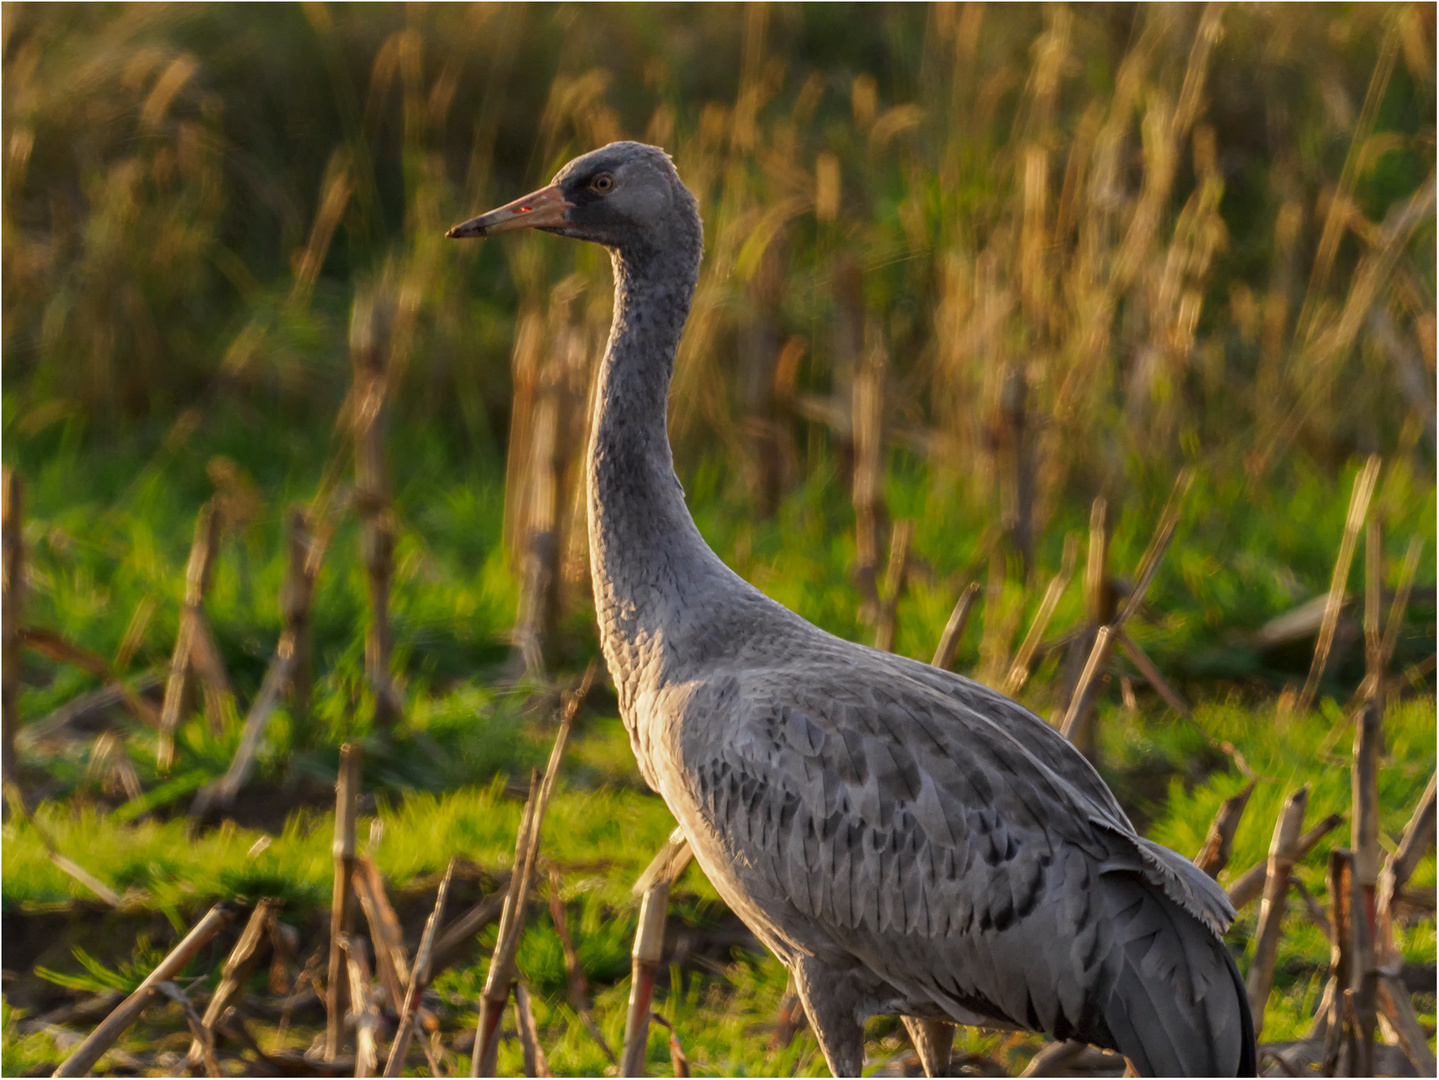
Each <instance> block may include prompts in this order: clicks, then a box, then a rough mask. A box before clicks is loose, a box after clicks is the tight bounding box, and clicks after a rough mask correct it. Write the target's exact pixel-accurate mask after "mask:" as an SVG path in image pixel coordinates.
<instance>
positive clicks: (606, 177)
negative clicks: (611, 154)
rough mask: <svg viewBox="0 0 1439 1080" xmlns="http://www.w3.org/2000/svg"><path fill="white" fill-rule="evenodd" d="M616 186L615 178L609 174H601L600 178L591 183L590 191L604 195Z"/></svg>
mask: <svg viewBox="0 0 1439 1080" xmlns="http://www.w3.org/2000/svg"><path fill="white" fill-rule="evenodd" d="M614 186H615V178H614V177H613V176H612V175H611V174H609V173H607V172H602V173H600V174H599V176H596V177H595V178H594V179H593V180H591V181H590V190H591V191H598V192H599V193H600V194H602V195H603V194H604V193H605V192H607V191H609V190H610V189H611V188H613V187H614Z"/></svg>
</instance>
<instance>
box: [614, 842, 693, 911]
mask: <svg viewBox="0 0 1439 1080" xmlns="http://www.w3.org/2000/svg"><path fill="white" fill-rule="evenodd" d="M693 858H694V852H693V851H691V850H690V842H689V840H687V839H686V838H685V833H684V830H683V829H681V828H680V827H679V826H678V825H676V826H675V828H674V831H673V832H671V833H670V838H669V839H668V840H666V841H665V842H664V844H663V846H661V848H660V849H659V851H657V852H655V857H654V858H653V859H651V860H650V862H649V865H648V866H646V867H645V868H644V870H643V871H642V872H641V873H640V876H639V877H638V878H636V879H635V883H634V885H633V887H631V889H630V893H631V894H632V895H634V896H636V897H641V896H644V894H645V893H647V892H649V890H650V888H651V887H652V886H653V885H654V884H655V882H657V881H668V882H670V883H671V884H673V883H674V882H676V881H678V880H679V877H680V874H682V873H683V872H684V869H685V867H687V866H688V865H689V864H690V860H691V859H693Z"/></svg>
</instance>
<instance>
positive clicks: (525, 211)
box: [445, 184, 574, 240]
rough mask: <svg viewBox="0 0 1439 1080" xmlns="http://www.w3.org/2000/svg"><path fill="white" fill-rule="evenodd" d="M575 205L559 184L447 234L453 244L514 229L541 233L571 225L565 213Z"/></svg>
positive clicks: (527, 196) (492, 211) (506, 205)
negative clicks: (538, 230)
mask: <svg viewBox="0 0 1439 1080" xmlns="http://www.w3.org/2000/svg"><path fill="white" fill-rule="evenodd" d="M572 206H574V203H572V202H567V201H566V200H565V195H564V192H562V191H561V190H560V187H559V185H558V184H551V185H550V186H549V187H546V188H540V190H539V191H535V192H531V193H530V194H529V195H525V196H523V197H522V198H518V199H516V200H515V201H514V202H512V203H505V205H504V206H502V207H500V208H499V209H498V210H491V211H490V212H489V213H488V214H481V215H480V216H479V217H477V218H470V220H469V221H466V222H464V223H463V224H461V225H456V226H455V227H454V228H453V229H451V230H450V231H449V232H447V233H445V235H446V236H448V237H449V238H450V239H451V240H460V239H463V238H465V237H468V236H494V235H495V234H496V233H502V232H513V231H514V230H515V229H542V228H545V227H546V226H549V227H558V226H562V225H568V224H569V218H568V217H566V213H567V212H568V211H569V209H570V207H572Z"/></svg>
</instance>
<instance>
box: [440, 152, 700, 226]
mask: <svg viewBox="0 0 1439 1080" xmlns="http://www.w3.org/2000/svg"><path fill="white" fill-rule="evenodd" d="M687 218H692V219H696V220H697V218H698V214H697V211H696V209H695V200H694V196H693V195H692V194H690V191H689V189H688V188H686V187H685V186H684V184H683V183H682V182H681V181H680V178H679V174H678V173H676V172H675V167H674V163H673V162H671V161H670V156H669V155H668V154H666V153H665V152H664V151H663V150H661V149H660V148H659V147H658V146H646V145H645V144H644V143H637V142H616V143H610V144H609V145H608V146H602V147H600V148H599V149H598V150H591V151H590V152H589V153H588V154H583V155H581V156H580V157H577V158H575V159H574V160H573V161H571V162H570V163H569V164H568V165H566V166H565V167H564V168H563V169H561V170H560V171H559V172H558V173H557V174H556V175H555V178H554V180H553V181H551V182H550V185H549V187H544V188H540V190H538V191H535V192H532V193H531V194H529V195H526V196H524V197H523V198H519V199H516V200H515V201H514V202H511V203H506V204H505V205H504V206H501V207H500V208H499V209H497V210H491V211H490V212H489V213H488V214H481V215H480V216H479V217H477V218H471V219H470V220H469V221H466V222H464V223H463V224H461V225H456V226H455V227H454V228H453V229H451V230H450V231H449V232H447V233H446V234H445V235H446V236H449V237H451V238H454V239H459V238H462V237H470V236H480V237H483V236H494V235H495V234H496V233H502V232H510V231H512V230H515V229H542V230H543V231H545V232H549V233H555V234H557V235H559V236H568V237H572V238H574V239H576V240H589V241H592V242H594V243H597V244H604V245H605V246H606V247H610V248H621V249H622V248H626V247H629V246H631V245H634V244H637V243H639V244H645V243H654V244H659V245H664V244H666V243H667V242H668V241H669V240H670V237H669V235H668V234H669V233H670V232H671V231H672V230H673V229H674V228H675V226H676V223H677V222H682V221H684V220H685V219H687Z"/></svg>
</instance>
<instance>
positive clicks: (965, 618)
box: [930, 581, 979, 671]
mask: <svg viewBox="0 0 1439 1080" xmlns="http://www.w3.org/2000/svg"><path fill="white" fill-rule="evenodd" d="M978 596H979V582H977V581H971V582H970V583H969V584H968V585H966V586H965V587H964V589H963V590H962V591H961V592H960V594H959V599H958V600H956V601H955V604H954V610H953V611H951V612H950V614H949V622H947V623H945V624H944V633H943V634H941V635H940V638H939V645H937V646H936V647H935V650H934V659H933V660H931V661H930V663H931V664H932V665H934V666H935V667H937V668H941V669H943V670H945V671H948V670H949V669H950V667H951V666H952V665H953V664H954V658H955V656H956V655H957V654H958V653H959V643H960V641H961V640H962V639H963V638H964V630H965V627H966V626H968V625H969V614H970V612H972V611H973V610H974V601H975V600H976V599H977V598H978Z"/></svg>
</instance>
